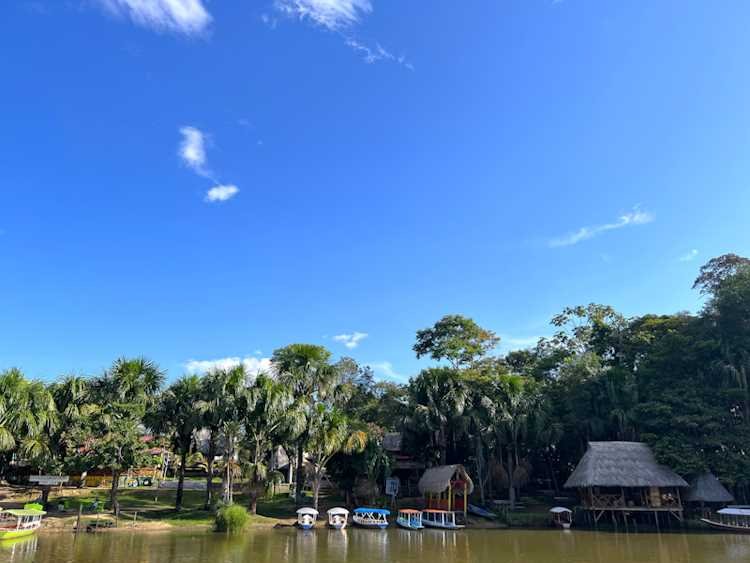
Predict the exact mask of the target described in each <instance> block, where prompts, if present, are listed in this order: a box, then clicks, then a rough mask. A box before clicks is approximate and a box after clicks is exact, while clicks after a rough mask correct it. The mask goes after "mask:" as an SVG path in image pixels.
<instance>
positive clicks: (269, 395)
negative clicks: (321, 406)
mask: <svg viewBox="0 0 750 563" xmlns="http://www.w3.org/2000/svg"><path fill="white" fill-rule="evenodd" d="M304 422H305V418H304V416H303V413H302V412H301V411H300V409H298V408H295V405H294V397H293V395H292V393H291V390H290V389H289V388H288V387H287V386H286V385H284V384H283V383H281V382H279V381H277V380H276V379H274V378H273V377H270V376H269V375H267V374H265V373H259V374H258V376H257V377H256V378H255V381H254V382H253V384H252V385H251V386H250V388H249V390H248V410H247V413H246V415H245V419H244V437H245V442H244V446H245V449H244V451H245V452H246V454H247V458H246V460H245V461H244V463H243V464H242V469H243V473H244V474H245V477H246V478H247V480H248V487H247V488H248V497H249V504H250V512H251V513H253V514H255V513H256V511H257V505H258V497H259V496H260V494H261V493H262V492H263V491H264V490H265V489H266V487H267V484H268V480H269V478H272V477H274V475H272V474H271V472H270V471H269V467H268V463H267V462H268V459H269V456H270V453H271V449H272V447H273V446H274V444H276V443H278V442H275V440H277V439H278V438H280V436H281V433H282V432H284V431H291V433H293V434H295V435H296V434H299V433H300V432H301V431H302V425H303V424H304Z"/></svg>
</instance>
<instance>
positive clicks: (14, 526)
mask: <svg viewBox="0 0 750 563" xmlns="http://www.w3.org/2000/svg"><path fill="white" fill-rule="evenodd" d="M45 514H47V513H46V512H44V510H42V505H41V504H36V503H30V504H27V505H25V506H24V507H23V508H22V509H13V508H9V509H6V510H0V540H12V539H15V538H21V537H23V536H29V535H31V534H33V533H34V532H36V531H37V530H38V529H39V528H40V527H41V525H42V517H43V516H44V515H45Z"/></svg>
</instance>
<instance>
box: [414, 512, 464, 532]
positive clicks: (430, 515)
mask: <svg viewBox="0 0 750 563" xmlns="http://www.w3.org/2000/svg"><path fill="white" fill-rule="evenodd" d="M422 524H424V525H425V526H427V527H429V528H442V529H443V530H460V529H462V528H464V527H465V526H463V525H462V524H456V513H455V512H453V511H450V510H435V509H431V508H430V509H427V510H423V511H422Z"/></svg>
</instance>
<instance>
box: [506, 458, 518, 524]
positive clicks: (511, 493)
mask: <svg viewBox="0 0 750 563" xmlns="http://www.w3.org/2000/svg"><path fill="white" fill-rule="evenodd" d="M507 455H508V501H509V502H510V508H511V510H513V509H514V508H515V507H516V488H515V486H514V483H513V473H515V471H514V470H513V450H512V449H511V448H510V446H508V453H507Z"/></svg>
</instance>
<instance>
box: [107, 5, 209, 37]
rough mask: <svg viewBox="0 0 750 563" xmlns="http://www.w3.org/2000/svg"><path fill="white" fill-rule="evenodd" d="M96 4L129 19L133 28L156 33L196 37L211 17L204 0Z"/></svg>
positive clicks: (203, 29)
mask: <svg viewBox="0 0 750 563" xmlns="http://www.w3.org/2000/svg"><path fill="white" fill-rule="evenodd" d="M95 1H98V2H99V4H101V5H102V6H104V8H105V9H107V10H108V11H109V12H111V13H113V14H116V15H118V16H127V17H130V19H131V20H133V21H134V22H135V23H136V24H138V25H141V26H144V27H148V28H151V29H155V30H157V31H173V32H177V33H184V34H185V35H197V34H200V33H202V32H204V31H205V30H206V29H207V28H208V26H209V25H210V23H211V14H209V13H208V10H206V7H205V6H204V5H203V0H95Z"/></svg>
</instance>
